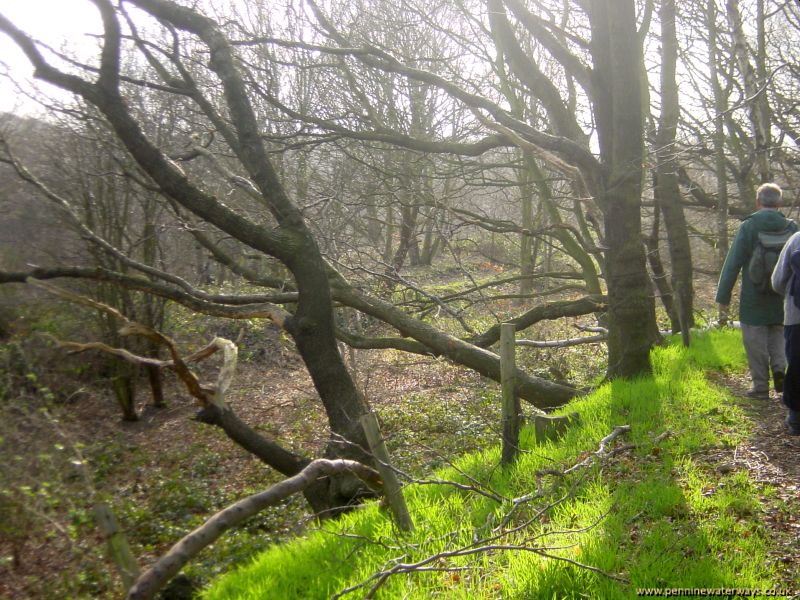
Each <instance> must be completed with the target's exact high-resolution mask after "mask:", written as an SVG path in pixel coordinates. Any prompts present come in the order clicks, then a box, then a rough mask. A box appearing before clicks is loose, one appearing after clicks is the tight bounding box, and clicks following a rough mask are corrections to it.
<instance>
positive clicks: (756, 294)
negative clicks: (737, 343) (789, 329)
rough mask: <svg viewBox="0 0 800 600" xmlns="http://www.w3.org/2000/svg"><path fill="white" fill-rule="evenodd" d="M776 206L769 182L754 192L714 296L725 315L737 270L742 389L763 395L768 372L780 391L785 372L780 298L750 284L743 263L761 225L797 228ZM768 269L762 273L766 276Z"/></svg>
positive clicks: (778, 198) (777, 195)
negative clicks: (745, 382) (747, 384)
mask: <svg viewBox="0 0 800 600" xmlns="http://www.w3.org/2000/svg"><path fill="white" fill-rule="evenodd" d="M781 206H782V192H781V188H780V187H778V186H777V185H775V184H774V183H765V184H763V185H762V186H761V187H759V188H758V191H757V192H756V208H757V209H758V210H757V211H756V212H754V213H753V214H752V215H750V216H749V217H747V219H745V220H744V222H743V223H742V224H741V225H740V226H739V231H737V232H736V237H735V238H734V240H733V244H732V245H731V248H730V250H729V251H728V256H726V257H725V264H724V265H723V266H722V273H720V277H719V284H718V285H717V297H716V301H717V303H718V304H719V310H720V318H721V319H725V318H726V317H727V313H728V305H729V304H730V302H731V292H732V291H733V286H734V284H735V283H736V278H737V277H738V276H739V272H740V271H741V273H742V289H741V293H740V295H739V322H740V323H741V325H742V341H743V342H744V349H745V351H746V352H747V362H748V365H749V367H750V378H751V380H752V382H753V387H752V388H751V389H750V391H749V392H747V395H748V396H750V397H751V398H769V380H770V377H769V374H770V369H772V378H773V382H774V386H775V390H776V391H777V392H778V393H780V392H782V391H783V378H784V373H785V372H786V356H785V354H784V340H783V298H782V297H781V296H779V295H778V294H776V293H773V292H772V291H764V292H760V291H759V290H758V289H756V286H755V285H754V283H753V281H752V279H751V278H750V274H749V272H748V269H747V265H748V263H749V262H750V257H751V256H752V254H753V250H754V249H755V247H756V244H757V242H758V233H759V232H761V231H770V232H779V231H783V230H785V229H786V228H787V227H789V228H791V231H793V232H794V231H797V225H796V224H795V223H794V221H792V220H790V219H787V218H786V217H785V216H784V215H783V213H782V212H781V211H780V210H779V209H780V207H781ZM769 275H770V274H767V277H769Z"/></svg>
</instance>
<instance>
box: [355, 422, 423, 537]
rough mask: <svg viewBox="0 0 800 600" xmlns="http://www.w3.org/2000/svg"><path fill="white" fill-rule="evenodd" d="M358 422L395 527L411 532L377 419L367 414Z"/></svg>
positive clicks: (399, 486)
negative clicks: (370, 453) (374, 463)
mask: <svg viewBox="0 0 800 600" xmlns="http://www.w3.org/2000/svg"><path fill="white" fill-rule="evenodd" d="M360 421H361V427H363V428H364V433H365V434H366V436H367V442H369V448H370V450H371V451H372V455H373V456H374V457H375V460H376V462H377V465H376V466H377V468H378V472H379V473H380V474H381V479H383V489H384V490H385V492H386V500H387V501H388V502H389V507H390V508H391V509H392V514H393V515H394V520H395V523H397V527H398V528H399V529H400V530H401V531H411V530H412V529H414V523H413V521H412V520H411V515H410V514H409V512H408V506H406V499H405V498H404V497H403V490H402V487H401V485H400V481H399V480H398V479H397V475H396V474H395V472H394V470H393V469H392V467H391V463H390V462H389V451H388V450H387V449H386V444H384V442H383V436H382V435H381V428H380V425H378V419H377V417H376V416H375V414H374V413H372V412H369V413H367V414H365V415H364V416H363V417H361V419H360Z"/></svg>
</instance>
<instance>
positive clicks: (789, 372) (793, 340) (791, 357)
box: [783, 325, 800, 410]
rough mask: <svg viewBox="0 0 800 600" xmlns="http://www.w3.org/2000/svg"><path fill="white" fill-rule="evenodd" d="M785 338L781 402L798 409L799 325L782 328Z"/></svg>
mask: <svg viewBox="0 0 800 600" xmlns="http://www.w3.org/2000/svg"><path fill="white" fill-rule="evenodd" d="M783 337H784V339H785V340H786V360H787V362H788V363H789V367H788V368H787V369H786V379H785V380H784V382H783V403H784V404H785V405H786V407H787V408H790V409H792V410H800V325H788V326H786V327H785V328H784V329H783Z"/></svg>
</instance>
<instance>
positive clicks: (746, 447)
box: [714, 375, 800, 589]
mask: <svg viewBox="0 0 800 600" xmlns="http://www.w3.org/2000/svg"><path fill="white" fill-rule="evenodd" d="M714 379H717V378H716V377H715V378H714ZM716 383H717V384H719V385H722V386H725V387H727V388H728V389H729V390H730V391H731V393H733V394H734V396H736V398H737V402H738V403H739V405H740V406H741V408H742V409H743V410H744V413H745V415H746V416H747V418H748V419H749V421H750V422H751V426H752V433H751V435H750V436H748V438H747V440H746V441H745V442H743V443H741V444H739V445H738V446H737V447H736V448H734V449H733V453H732V456H731V455H729V456H728V460H729V461H730V463H731V465H732V466H733V468H734V469H747V470H748V471H749V472H750V474H751V477H752V479H753V480H754V481H756V482H757V483H758V485H759V489H760V500H761V507H762V511H763V522H764V524H765V525H766V527H767V528H768V530H769V532H770V537H771V538H772V539H771V542H772V545H773V548H774V550H773V551H772V552H771V553H770V554H771V555H772V556H773V558H774V560H775V561H776V562H777V563H778V567H779V570H780V572H781V580H780V581H778V582H775V583H776V586H777V585H779V586H781V587H789V588H794V589H800V574H798V571H797V565H798V564H800V543H798V542H800V436H791V435H789V434H788V432H787V429H786V426H785V425H784V422H783V420H784V418H785V416H786V409H785V408H784V406H783V404H782V403H781V401H780V398H779V397H778V396H777V395H776V394H775V392H772V395H771V398H770V399H769V400H754V399H751V398H747V397H746V396H745V392H746V391H747V389H748V388H749V383H750V381H749V379H748V378H747V377H746V376H741V375H726V376H724V377H723V376H720V377H719V379H718V380H717V381H716ZM718 458H722V457H718ZM717 468H720V467H719V465H718V467H717Z"/></svg>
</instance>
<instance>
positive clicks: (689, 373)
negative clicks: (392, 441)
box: [204, 330, 775, 600]
mask: <svg viewBox="0 0 800 600" xmlns="http://www.w3.org/2000/svg"><path fill="white" fill-rule="evenodd" d="M652 362H653V371H654V372H653V375H652V376H649V377H643V378H639V379H635V380H626V381H621V380H620V381H614V382H611V383H607V384H605V385H603V386H601V387H600V388H598V389H597V390H596V391H594V392H593V393H592V394H590V395H588V396H585V397H582V398H580V399H577V400H575V401H573V402H571V403H570V404H569V405H568V406H567V407H565V408H564V409H563V412H565V413H566V412H573V411H576V412H578V413H579V415H580V420H579V422H578V423H577V424H573V425H571V426H570V427H569V428H568V430H567V431H566V433H565V434H564V436H563V437H562V438H561V439H560V440H558V441H556V442H547V443H545V444H543V445H536V444H535V440H534V439H533V434H532V432H531V431H530V429H526V430H524V431H523V434H522V449H523V452H522V454H521V456H520V458H519V460H518V461H517V462H516V463H515V464H514V465H513V466H512V467H510V468H507V469H501V468H499V467H498V466H497V465H498V462H499V447H496V446H493V447H486V448H484V449H481V450H477V451H475V452H473V453H471V454H468V455H465V456H463V457H462V458H460V459H459V460H458V461H457V462H456V464H455V465H454V466H453V467H449V468H444V469H442V470H440V471H438V472H437V473H436V477H438V478H441V479H447V480H451V481H459V482H461V483H464V484H469V485H473V486H475V484H476V482H479V484H480V487H481V489H482V490H483V491H484V492H487V494H484V495H481V494H478V493H475V492H474V491H463V490H459V489H456V488H455V487H453V486H448V485H420V484H410V485H408V486H406V488H405V495H406V499H407V502H408V504H409V508H410V511H411V514H412V517H413V520H414V523H415V530H414V531H413V532H412V533H411V534H408V535H405V536H404V535H401V534H400V533H399V532H398V531H397V530H396V529H395V528H394V526H393V524H392V521H391V519H390V517H389V516H388V514H387V513H386V512H385V511H384V510H383V509H381V508H380V507H379V506H378V504H376V503H372V504H368V505H366V506H364V507H363V508H361V509H359V510H357V511H355V512H354V513H352V514H350V515H347V516H345V517H344V518H342V519H340V520H338V521H335V522H329V523H323V524H320V525H319V526H318V527H316V528H314V529H309V530H308V531H307V532H306V534H305V535H304V536H303V537H302V538H299V539H296V540H294V541H291V542H289V543H285V544H279V545H275V546H273V547H272V548H270V549H268V550H267V551H265V552H263V553H262V554H260V555H258V556H257V557H256V558H255V559H254V560H253V561H252V563H251V564H249V565H247V566H245V567H242V568H240V569H238V570H235V571H233V572H231V573H229V574H228V575H226V576H224V577H222V578H220V579H218V580H217V581H216V582H215V583H214V584H213V585H212V586H211V587H210V588H209V589H207V590H206V591H205V594H204V597H205V598H207V599H209V600H210V599H214V600H219V599H227V598H237V599H250V598H252V599H256V598H259V599H260V598H282V599H287V600H288V599H293V598H298V599H299V598H303V599H312V598H331V597H336V596H337V594H341V596H342V597H345V598H351V597H352V598H363V597H373V596H370V595H369V594H370V593H374V597H376V598H419V599H423V598H424V599H427V598H456V599H457V598H464V599H466V598H470V599H473V598H487V599H489V598H504V599H505V598H578V597H581V598H585V597H591V598H629V597H635V595H636V589H637V588H638V587H662V586H668V587H706V588H709V587H739V588H770V587H771V586H772V582H774V581H775V573H774V571H773V567H772V566H770V564H769V561H768V560H767V554H766V552H767V542H766V534H765V530H764V527H763V525H762V523H761V522H760V520H759V507H758V501H757V494H756V489H755V487H754V483H753V482H752V481H751V480H750V478H749V476H748V474H747V472H746V471H736V470H733V469H732V470H729V471H727V472H726V473H725V474H720V473H719V472H718V471H716V470H714V469H713V468H712V467H711V466H709V465H708V464H707V463H704V462H702V461H700V460H699V459H697V458H696V457H697V456H698V453H699V452H701V451H703V450H707V449H709V448H715V447H726V446H734V445H736V444H737V443H739V442H740V441H741V440H743V439H744V437H745V436H746V434H747V420H746V419H744V418H743V415H742V414H741V411H740V409H739V408H738V407H737V406H735V404H734V403H733V402H732V401H731V398H730V397H729V395H728V394H727V393H726V392H725V391H723V390H721V389H719V388H716V387H714V386H713V385H711V384H710V383H709V382H708V381H707V380H706V378H705V377H704V371H705V370H708V369H714V370H720V369H721V370H743V369H744V365H745V359H744V355H743V351H742V346H741V338H740V336H739V334H738V332H735V331H731V330H726V331H713V332H708V333H700V334H697V335H696V336H695V337H694V340H693V344H692V347H691V348H690V349H685V348H683V347H681V346H680V345H678V344H676V343H672V344H670V345H667V346H664V347H660V348H656V349H655V350H654V351H653V354H652ZM620 425H629V426H630V431H629V432H627V433H625V434H623V435H620V436H619V437H618V438H617V439H615V440H614V442H613V444H614V446H613V447H615V448H617V449H618V450H620V451H619V452H618V453H613V451H612V455H610V456H607V457H606V458H605V459H602V460H601V459H598V460H594V461H593V462H592V464H591V465H589V466H587V467H585V468H576V469H574V470H572V471H571V472H569V473H568V474H566V475H563V476H558V475H557V473H559V472H560V473H562V474H563V473H564V472H565V471H567V470H568V469H570V468H571V467H572V466H574V465H577V464H579V463H581V462H582V461H585V460H587V459H588V458H590V457H591V455H592V453H593V452H595V451H596V450H597V449H598V444H599V443H600V441H601V440H602V439H603V438H604V437H605V436H607V435H609V433H610V432H612V431H613V430H614V429H615V427H617V426H620ZM624 445H632V447H630V448H628V449H627V450H626V449H624V448H621V447H622V446H624ZM545 473H550V474H545ZM554 473H556V474H554ZM539 488H541V490H540V493H537V490H538V489H539ZM487 495H488V496H495V498H490V497H487ZM524 497H527V498H528V499H527V500H526V501H517V502H514V500H513V499H515V498H517V499H520V498H524ZM414 563H417V564H418V565H419V568H417V569H410V568H408V565H412V564H414ZM379 573H383V574H384V576H383V577H378V578H376V577H375V575H376V574H379ZM348 589H352V591H351V592H347V590H348ZM370 590H372V592H371V591H370Z"/></svg>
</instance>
